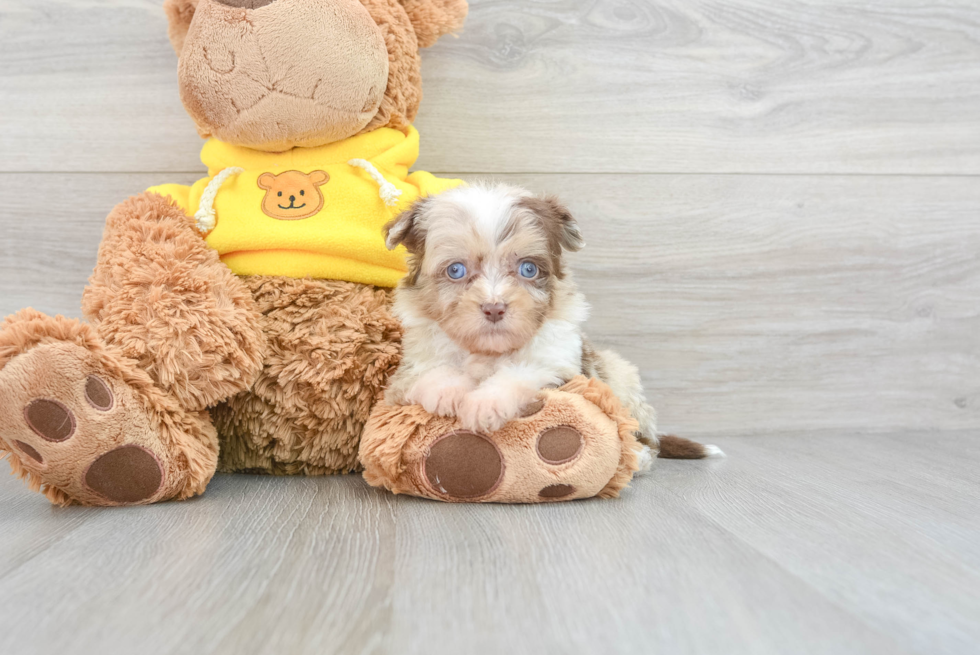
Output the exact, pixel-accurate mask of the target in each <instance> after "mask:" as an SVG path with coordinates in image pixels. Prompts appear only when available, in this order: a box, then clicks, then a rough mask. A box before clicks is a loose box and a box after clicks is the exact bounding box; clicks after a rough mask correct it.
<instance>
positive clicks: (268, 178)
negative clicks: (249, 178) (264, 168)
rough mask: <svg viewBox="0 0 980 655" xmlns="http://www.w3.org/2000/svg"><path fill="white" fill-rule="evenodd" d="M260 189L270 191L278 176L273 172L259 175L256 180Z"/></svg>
mask: <svg viewBox="0 0 980 655" xmlns="http://www.w3.org/2000/svg"><path fill="white" fill-rule="evenodd" d="M256 183H257V184H258V185H259V188H260V189H265V190H266V191H268V190H269V189H271V188H272V185H273V184H275V183H276V176H275V175H273V174H272V173H262V175H259V179H258V180H257V182H256Z"/></svg>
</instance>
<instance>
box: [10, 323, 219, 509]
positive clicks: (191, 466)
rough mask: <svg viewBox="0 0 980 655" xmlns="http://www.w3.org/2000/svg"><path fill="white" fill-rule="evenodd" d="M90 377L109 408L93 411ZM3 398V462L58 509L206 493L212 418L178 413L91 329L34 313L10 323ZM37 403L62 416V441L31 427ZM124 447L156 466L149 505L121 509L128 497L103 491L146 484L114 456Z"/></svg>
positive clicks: (213, 456) (213, 445)
mask: <svg viewBox="0 0 980 655" xmlns="http://www.w3.org/2000/svg"><path fill="white" fill-rule="evenodd" d="M93 377H95V378H97V379H98V380H99V382H100V383H101V384H103V385H105V387H106V389H108V390H109V393H110V394H111V398H112V404H111V405H110V406H108V407H106V406H105V405H102V406H101V407H100V406H98V405H97V404H95V403H93V402H92V397H91V396H92V394H91V392H90V391H89V390H90V389H91V385H90V381H91V380H92V379H93ZM0 398H2V399H3V402H2V403H0V435H2V437H3V438H2V439H0V456H2V455H6V456H8V457H9V459H10V464H11V469H12V470H13V472H14V474H15V475H17V476H19V477H21V478H24V479H25V480H26V481H27V484H28V486H29V487H30V488H31V489H33V490H35V491H40V492H42V493H43V494H44V495H45V496H47V498H48V499H49V500H50V501H51V502H52V503H55V504H58V505H69V504H73V503H77V504H83V505H123V504H143V503H149V502H155V501H158V500H165V499H171V498H173V499H181V498H188V497H190V496H194V495H197V494H200V493H202V492H203V491H204V489H205V487H206V486H207V483H208V482H209V481H210V480H211V477H212V475H213V474H214V470H215V466H216V462H217V457H218V439H217V435H216V433H215V431H214V428H213V427H212V426H211V423H210V421H209V420H208V417H207V414H206V413H204V412H192V411H187V410H185V409H183V408H181V406H180V404H179V403H178V402H177V401H176V400H175V399H174V397H173V396H171V395H169V394H166V393H164V392H163V391H161V390H160V389H159V388H158V387H157V386H156V385H155V384H154V383H153V380H151V379H150V376H149V375H148V374H147V373H146V372H145V371H143V370H141V369H140V368H139V367H138V366H137V365H136V363H135V362H134V361H132V360H130V359H129V358H127V357H126V356H125V355H123V354H122V353H121V352H120V349H119V348H116V347H113V346H109V345H107V344H106V343H105V342H104V341H103V340H102V339H101V338H100V337H99V335H98V333H97V332H96V330H95V329H94V328H93V327H92V326H91V325H86V324H84V323H80V322H79V321H76V320H69V319H65V318H63V317H60V316H59V317H56V318H51V317H48V316H45V315H43V314H41V313H40V312H37V311H34V310H32V309H25V310H22V311H20V312H18V313H17V314H14V315H13V316H10V317H8V318H7V319H6V320H5V321H4V323H3V325H2V326H0ZM38 401H46V402H54V403H57V405H59V406H60V407H61V408H62V411H63V412H64V413H65V419H66V422H69V425H70V427H69V428H68V429H66V430H65V431H64V433H63V434H60V435H59V436H58V439H59V440H58V441H52V439H51V436H52V435H50V434H45V430H44V428H43V426H40V427H41V429H40V430H37V428H38V427H39V426H38V425H37V423H38V422H37V421H31V420H30V416H29V413H28V411H27V410H28V408H29V407H30V406H31V404H32V403H35V402H38ZM25 418H26V419H27V420H25ZM25 446H27V447H26V448H25ZM127 447H129V448H133V447H137V448H139V449H140V450H141V451H142V452H145V453H150V454H151V459H155V460H156V463H157V470H158V471H159V482H160V484H159V485H158V486H155V487H153V488H152V491H153V493H152V494H151V495H148V496H146V497H143V498H138V499H133V498H132V497H129V498H127V499H126V500H121V499H120V498H123V497H124V496H120V497H117V498H113V495H114V492H113V487H111V486H109V487H107V486H106V485H105V483H106V482H107V481H108V482H113V481H114V482H115V483H116V484H117V485H118V486H117V487H116V488H117V489H120V490H121V491H125V490H126V489H125V487H129V490H130V491H131V490H132V489H133V488H134V483H139V482H141V481H140V480H134V477H133V475H132V473H133V472H134V469H133V468H132V467H130V468H126V462H125V461H120V460H121V458H120V456H119V455H120V454H125V452H126V451H122V452H121V453H120V452H117V449H119V448H127ZM107 456H108V457H107ZM122 459H125V458H122ZM130 459H131V458H130ZM113 460H115V461H113ZM93 467H94V468H96V471H97V472H98V471H99V469H101V474H102V475H101V478H100V479H99V480H97V481H96V480H93V478H92V477H89V483H92V484H89V483H87V482H86V477H87V474H88V473H90V472H91V469H92V468H93ZM135 472H136V473H139V472H140V470H139V469H138V468H137V469H135ZM100 482H101V484H100ZM93 485H94V486H96V487H98V488H99V489H100V490H101V491H102V492H103V493H102V494H100V493H98V492H96V491H95V490H94V489H93ZM144 487H145V485H144ZM145 488H147V489H149V488H150V487H145ZM106 494H108V495H106Z"/></svg>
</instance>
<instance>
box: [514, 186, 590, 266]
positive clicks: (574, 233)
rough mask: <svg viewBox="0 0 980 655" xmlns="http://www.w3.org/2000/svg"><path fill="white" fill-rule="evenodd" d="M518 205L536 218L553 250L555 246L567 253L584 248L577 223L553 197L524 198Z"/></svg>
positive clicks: (583, 241) (566, 209)
mask: <svg viewBox="0 0 980 655" xmlns="http://www.w3.org/2000/svg"><path fill="white" fill-rule="evenodd" d="M520 204H522V205H524V206H525V207H527V208H528V209H530V210H531V211H532V212H534V213H535V214H536V215H537V216H538V219H540V221H541V225H542V227H543V228H544V231H545V233H547V235H548V241H549V242H551V244H552V248H553V249H554V248H555V247H556V246H557V247H558V248H561V249H563V250H567V251H569V252H577V251H579V250H581V249H582V248H584V247H585V240H584V239H583V238H582V232H581V231H580V230H579V228H578V221H576V220H575V217H574V216H572V213H571V212H570V211H568V208H567V207H565V205H564V204H562V202H561V201H560V200H558V199H557V198H555V197H554V196H547V197H545V198H534V197H531V198H524V199H523V200H522V201H521V203H520Z"/></svg>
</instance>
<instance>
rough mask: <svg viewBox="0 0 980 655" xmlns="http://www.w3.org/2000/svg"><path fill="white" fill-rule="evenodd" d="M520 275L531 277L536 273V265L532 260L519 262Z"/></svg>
mask: <svg viewBox="0 0 980 655" xmlns="http://www.w3.org/2000/svg"><path fill="white" fill-rule="evenodd" d="M520 270H521V277H526V278H532V277H534V276H536V275H537V274H538V266H537V264H535V263H534V262H521V268H520Z"/></svg>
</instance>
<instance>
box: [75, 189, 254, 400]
mask: <svg viewBox="0 0 980 655" xmlns="http://www.w3.org/2000/svg"><path fill="white" fill-rule="evenodd" d="M82 311H83V312H84V314H85V316H86V317H87V318H88V319H89V320H90V321H91V322H92V324H93V325H95V326H96V329H97V330H98V333H99V334H100V335H101V337H102V338H103V339H104V340H105V342H106V343H107V344H111V345H113V346H115V347H117V348H118V349H119V351H120V352H121V353H122V354H123V355H124V356H125V357H127V358H129V359H131V360H133V361H134V362H135V364H136V365H137V366H138V367H139V368H140V369H141V370H143V371H145V372H146V373H147V374H149V376H150V379H152V380H153V382H154V383H155V384H156V385H157V386H158V387H159V388H160V390H161V391H163V392H165V393H167V394H168V395H171V396H172V397H173V398H174V400H176V401H177V402H178V403H180V405H181V406H182V407H184V408H186V409H188V410H191V411H200V410H203V409H205V408H207V407H210V406H211V405H214V404H215V403H217V402H219V401H222V400H224V399H226V398H228V397H230V396H231V395H233V394H236V393H238V392H239V391H242V390H244V389H247V388H248V387H250V386H251V384H252V382H253V381H254V380H255V378H256V376H257V375H258V373H259V370H260V369H261V367H262V361H263V359H264V357H265V352H266V339H265V336H264V334H263V332H262V328H261V325H260V324H259V321H260V316H259V313H258V311H257V310H256V307H255V304H254V302H253V300H252V295H251V293H250V292H249V290H248V288H247V287H246V286H245V284H244V283H243V282H242V281H241V280H240V279H239V278H238V277H236V276H235V275H234V274H233V273H232V272H231V271H230V270H228V267H227V266H225V265H224V264H223V263H221V260H220V259H219V258H218V253H217V252H215V251H214V249H212V248H210V247H208V245H207V244H206V243H205V242H204V241H203V240H202V239H201V236H200V234H198V233H197V231H196V229H195V228H194V221H193V220H192V219H191V218H190V217H188V216H187V215H186V214H185V213H184V212H183V211H182V210H181V209H180V208H179V207H177V206H176V205H174V204H172V203H171V202H169V201H168V200H167V199H166V198H164V197H162V196H160V195H156V194H151V193H145V194H142V195H139V196H135V197H133V198H130V199H129V200H127V201H125V202H123V203H121V204H120V205H119V206H117V207H116V208H115V209H113V210H112V212H111V213H110V214H109V217H108V218H107V219H106V226H105V231H104V233H103V236H102V244H101V246H100V247H99V256H98V261H97V263H96V265H95V271H94V272H93V273H92V277H91V278H90V279H89V285H88V287H87V288H86V289H85V291H84V293H83V295H82Z"/></svg>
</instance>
